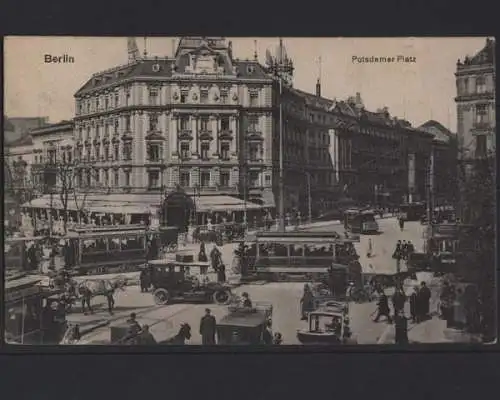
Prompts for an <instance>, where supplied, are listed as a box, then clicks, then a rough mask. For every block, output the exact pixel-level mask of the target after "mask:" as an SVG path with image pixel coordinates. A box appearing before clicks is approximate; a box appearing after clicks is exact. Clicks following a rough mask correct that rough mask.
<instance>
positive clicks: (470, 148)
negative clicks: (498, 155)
mask: <svg viewBox="0 0 500 400" xmlns="http://www.w3.org/2000/svg"><path fill="white" fill-rule="evenodd" d="M455 77H456V84H457V97H456V98H455V102H456V104H457V131H458V132H457V134H458V140H459V146H460V149H461V158H463V159H476V158H483V157H486V156H487V155H488V153H489V152H494V150H495V140H496V138H495V131H496V126H495V41H494V40H492V39H487V40H486V44H485V46H484V48H483V49H481V50H480V51H479V52H478V53H477V54H476V55H475V56H473V57H465V59H464V60H463V61H460V60H458V61H457V71H456V73H455Z"/></svg>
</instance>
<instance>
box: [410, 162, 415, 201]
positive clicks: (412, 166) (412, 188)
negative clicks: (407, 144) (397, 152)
mask: <svg viewBox="0 0 500 400" xmlns="http://www.w3.org/2000/svg"><path fill="white" fill-rule="evenodd" d="M414 191H415V154H414V153H409V154H408V203H412V202H413V193H414Z"/></svg>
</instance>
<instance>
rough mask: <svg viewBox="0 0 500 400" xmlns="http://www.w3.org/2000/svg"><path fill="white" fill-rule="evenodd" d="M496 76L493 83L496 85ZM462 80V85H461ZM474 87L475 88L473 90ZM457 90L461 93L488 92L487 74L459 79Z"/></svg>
mask: <svg viewBox="0 0 500 400" xmlns="http://www.w3.org/2000/svg"><path fill="white" fill-rule="evenodd" d="M494 80H495V77H493V85H495V82H494ZM460 82H461V83H462V86H461V87H460ZM471 87H473V90H471ZM457 90H458V92H459V93H461V94H482V93H486V92H488V85H487V80H486V77H485V76H478V77H476V78H464V79H463V80H458V81H457Z"/></svg>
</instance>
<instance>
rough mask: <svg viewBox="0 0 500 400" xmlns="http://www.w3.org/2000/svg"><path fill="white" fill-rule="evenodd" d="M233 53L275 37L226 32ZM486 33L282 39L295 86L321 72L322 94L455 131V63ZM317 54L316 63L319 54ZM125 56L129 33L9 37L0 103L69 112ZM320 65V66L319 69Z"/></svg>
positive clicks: (158, 41) (268, 44)
mask: <svg viewBox="0 0 500 400" xmlns="http://www.w3.org/2000/svg"><path fill="white" fill-rule="evenodd" d="M174 39H175V40H177V42H178V39H179V38H171V37H164V38H159V37H155V38H147V40H146V42H145V41H144V38H137V44H138V47H139V50H140V52H141V53H142V52H143V50H144V46H145V45H146V48H147V51H148V56H159V57H164V56H170V55H171V54H172V52H173V40H174ZM227 40H231V41H232V43H233V55H234V57H235V58H240V59H246V58H248V59H252V58H253V54H254V49H255V40H256V41H257V52H258V56H259V61H260V62H261V63H264V61H265V53H266V49H269V50H271V51H273V50H274V49H275V48H276V46H277V44H278V42H279V39H278V38H227ZM485 41H486V38H484V37H455V38H283V42H284V44H285V46H286V49H287V52H288V55H289V56H290V57H291V58H292V59H293V61H294V66H295V72H294V87H296V88H298V89H301V90H304V91H308V92H311V93H314V91H315V85H316V80H317V78H318V76H319V75H320V70H321V82H322V96H323V97H327V98H331V99H333V98H336V99H337V100H342V99H346V98H347V97H348V96H353V95H355V94H356V92H359V93H360V94H361V98H362V100H363V102H364V104H365V108H366V109H368V110H372V111H375V110H376V109H378V108H382V107H384V106H387V107H388V108H389V112H390V113H391V115H392V116H396V117H399V118H406V119H407V120H408V121H410V122H411V123H412V124H413V125H414V126H419V125H421V124H422V123H424V122H426V121H428V120H429V119H434V120H437V121H439V122H441V123H442V124H443V125H445V126H446V127H448V128H449V129H450V130H452V131H454V132H455V131H456V125H457V124H456V107H455V103H454V97H455V96H456V85H455V76H454V73H455V71H456V62H457V60H458V59H461V60H463V58H464V57H465V56H466V55H469V56H472V55H474V54H475V53H476V52H478V51H479V50H481V49H482V48H483V46H484V44H485ZM45 54H51V55H54V56H59V55H64V54H67V55H69V56H72V57H74V59H75V63H73V64H46V63H45V62H44V56H45ZM398 55H403V56H406V57H414V59H415V62H411V63H400V62H393V63H357V62H353V60H352V59H353V57H355V56H356V57H372V56H374V57H397V56H398ZM320 58H321V63H319V61H318V60H319V59H320ZM126 63H127V38H125V37H121V38H110V37H105V38H104V37H100V38H99V37H65V36H60V37H42V36H34V37H27V36H24V37H23V36H18V37H7V38H6V39H5V42H4V74H5V77H4V82H5V85H4V88H5V89H4V90H5V93H4V96H5V97H4V105H5V111H4V112H5V114H6V115H7V116H8V117H35V116H48V117H49V121H50V122H58V121H60V120H63V119H71V118H72V117H73V116H74V99H73V95H74V93H75V92H76V91H77V90H78V89H79V88H80V87H81V86H82V85H83V84H84V83H85V82H86V81H87V80H88V79H89V78H90V77H91V75H92V74H93V73H96V72H99V71H102V70H105V69H108V68H113V67H115V66H118V65H121V64H126ZM320 65H321V68H320Z"/></svg>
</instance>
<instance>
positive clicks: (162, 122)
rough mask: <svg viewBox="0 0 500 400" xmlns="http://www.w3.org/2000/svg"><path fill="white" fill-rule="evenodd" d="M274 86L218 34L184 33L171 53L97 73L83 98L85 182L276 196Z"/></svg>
mask: <svg viewBox="0 0 500 400" xmlns="http://www.w3.org/2000/svg"><path fill="white" fill-rule="evenodd" d="M272 83H273V81H272V79H271V78H270V77H269V76H268V75H267V74H266V73H265V71H264V70H263V67H262V66H261V65H260V64H259V63H258V61H256V60H253V61H250V60H246V61H242V60H238V59H234V58H233V54H232V48H231V43H230V42H229V43H226V41H225V40H224V38H218V37H215V38H214V37H212V38H202V37H184V38H182V39H181V40H180V42H179V44H178V47H177V50H176V53H175V57H173V58H156V57H155V58H147V57H143V58H140V59H139V58H137V59H134V58H133V57H132V59H131V60H130V63H129V64H127V65H124V66H120V67H117V68H113V69H111V70H108V71H104V72H102V73H98V74H95V75H94V76H93V77H92V78H91V79H90V80H89V81H88V82H87V83H86V84H85V85H84V86H83V87H82V88H81V89H80V90H79V91H78V92H77V93H76V94H75V101H76V115H75V135H74V137H75V158H76V159H77V160H82V161H84V162H85V163H86V164H87V165H88V168H87V167H84V168H82V169H81V170H80V171H79V179H80V182H85V184H89V185H93V184H95V183H96V182H95V181H96V180H98V181H101V182H105V183H106V184H107V185H109V187H110V188H111V189H112V190H113V191H116V192H129V193H138V194H139V193H162V192H168V191H171V190H174V188H176V187H177V186H181V187H182V188H183V189H184V191H186V192H187V193H188V194H191V195H196V196H198V197H200V198H201V196H207V195H211V196H214V195H216V196H240V197H242V196H244V195H245V196H247V197H248V198H259V199H262V201H264V199H265V198H272V195H271V196H269V194H270V193H272V160H271V137H272V118H273V116H272V110H273V108H272ZM90 165H92V168H94V169H95V170H96V171H97V174H96V175H94V174H90V173H89V169H90ZM244 188H249V190H248V192H249V193H242V192H243V191H244V190H243V189H244ZM245 191H246V190H245ZM266 195H267V196H266ZM269 206H273V204H269Z"/></svg>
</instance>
